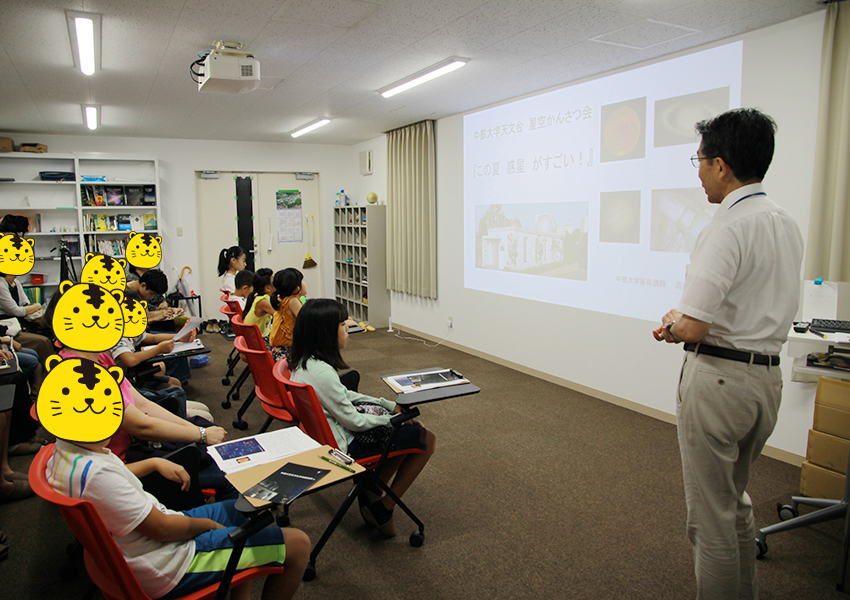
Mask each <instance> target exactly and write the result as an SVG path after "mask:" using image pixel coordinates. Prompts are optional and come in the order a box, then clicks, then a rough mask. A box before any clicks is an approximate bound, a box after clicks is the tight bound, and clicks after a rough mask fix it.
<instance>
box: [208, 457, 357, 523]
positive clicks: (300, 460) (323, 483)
mask: <svg viewBox="0 0 850 600" xmlns="http://www.w3.org/2000/svg"><path fill="white" fill-rule="evenodd" d="M330 449H331V447H330V446H322V447H321V448H316V449H314V450H307V451H306V452H302V453H300V454H294V455H292V456H287V457H286V458H281V459H279V460H275V461H272V462H270V463H265V464H262V465H257V466H256V467H251V468H250V469H245V470H244V471H237V472H235V473H229V474H228V475H225V477H226V478H227V480H228V481H229V482H230V483H231V484H232V485H233V487H235V488H236V489H237V490H239V492H240V493H244V492H246V491H248V490H249V489H251V488H252V487H253V486H255V485H256V484H258V483H260V482H261V481H262V480H263V479H265V478H266V477H268V476H269V475H271V474H272V473H274V472H275V471H277V470H278V469H280V468H281V467H282V466H283V465H285V464H286V463H296V464H299V465H304V466H306V467H315V468H317V469H328V470H330V473H328V474H327V475H325V476H324V477H322V478H321V479H320V480H319V481H317V482H316V483H314V484H313V485H312V486H310V487H309V488H308V489H307V491H305V492H304V493H302V494H301V495H299V496H298V497H299V498H300V497H301V496H305V495H307V494H312V493H313V492H316V491H318V490H320V489H322V488H326V487H328V486H330V485H335V484H337V483H339V482H340V481H345V480H346V479H350V478H352V477H354V476H355V475H357V474H358V473H362V472H364V471H365V470H366V469H364V468H363V467H361V466H360V465H358V464H357V463H354V464H352V465H350V468H351V469H353V470H354V473H349V472H348V471H346V470H345V469H340V468H339V467H337V466H334V465H332V464H331V463H329V462H327V461H325V460H322V459H321V458H320V457H321V456H328V457H330V454H328V451H329V450H330ZM244 498H245V500H247V501H248V502H250V503H251V504H252V505H253V506H254V507H255V508H265V507H270V506H271V504H270V503H269V502H264V501H262V500H257V499H256V498H248V497H244ZM296 500H297V498H296Z"/></svg>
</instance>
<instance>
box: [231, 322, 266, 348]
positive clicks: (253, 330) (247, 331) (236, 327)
mask: <svg viewBox="0 0 850 600" xmlns="http://www.w3.org/2000/svg"><path fill="white" fill-rule="evenodd" d="M230 325H231V326H232V327H233V333H235V334H236V335H241V336H242V337H243V338H245V343H246V344H247V345H248V347H249V348H250V349H251V350H257V351H263V352H265V351H266V350H267V348H266V343H265V342H264V341H263V334H262V333H261V332H260V328H259V327H257V326H256V325H246V324H245V321H243V320H242V315H234V316H232V317H230Z"/></svg>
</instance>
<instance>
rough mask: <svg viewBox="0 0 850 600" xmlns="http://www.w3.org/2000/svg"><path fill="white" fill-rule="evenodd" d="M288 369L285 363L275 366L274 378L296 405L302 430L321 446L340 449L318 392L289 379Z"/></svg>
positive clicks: (311, 387)
mask: <svg viewBox="0 0 850 600" xmlns="http://www.w3.org/2000/svg"><path fill="white" fill-rule="evenodd" d="M287 371H288V367H287V365H286V364H284V363H283V361H281V362H279V363H277V364H276V365H275V366H274V378H275V379H277V380H278V381H279V382H280V383H281V384H282V385H283V387H284V388H285V389H286V391H288V392H289V395H290V396H291V397H292V403H293V404H294V405H295V413H296V414H297V415H298V420H299V424H300V427H301V430H302V431H303V432H304V433H306V434H307V435H309V436H310V437H311V438H313V439H314V440H316V441H317V442H319V443H320V444H327V445H328V446H331V447H332V448H339V446H338V445H337V443H336V438H335V437H334V434H333V431H331V426H330V424H328V418H327V417H326V416H325V412H324V411H323V410H322V404H321V403H320V402H319V398H318V396H316V390H314V389H313V386H312V385H307V384H306V383H295V382H294V381H292V380H291V379H290V378H289V373H287Z"/></svg>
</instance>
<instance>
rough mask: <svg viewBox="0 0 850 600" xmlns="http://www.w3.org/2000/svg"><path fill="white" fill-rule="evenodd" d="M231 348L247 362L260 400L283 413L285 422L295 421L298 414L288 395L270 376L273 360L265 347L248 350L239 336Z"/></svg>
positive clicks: (243, 339)
mask: <svg viewBox="0 0 850 600" xmlns="http://www.w3.org/2000/svg"><path fill="white" fill-rule="evenodd" d="M233 346H234V347H235V348H236V350H237V351H238V352H240V353H241V354H242V355H243V356H244V357H245V359H246V360H247V361H248V368H249V369H251V377H252V378H253V379H254V391H255V392H256V394H257V396H258V397H259V398H260V400H261V401H263V402H264V403H266V404H270V405H272V406H274V407H275V408H278V409H281V410H283V411H285V412H286V413H287V414H288V415H289V417H290V418H289V419H285V420H288V421H293V422H294V421H297V419H296V418H295V415H297V414H298V412H297V410H296V409H295V407H294V406H293V405H292V399H291V398H290V396H289V393H288V392H287V391H286V388H284V386H282V385H280V383H278V381H277V380H276V379H275V378H274V377H273V376H272V370H273V369H274V359H273V358H272V355H271V353H270V352H269V351H268V350H266V348H265V346H263V350H262V351H259V350H253V349H251V348H249V347H248V344H247V343H246V342H245V338H244V337H242V336H241V335H239V336H236V339H235V340H233Z"/></svg>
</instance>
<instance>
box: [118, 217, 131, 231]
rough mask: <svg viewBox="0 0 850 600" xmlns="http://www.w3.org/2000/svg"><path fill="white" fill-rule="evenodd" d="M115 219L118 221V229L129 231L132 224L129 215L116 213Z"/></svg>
mask: <svg viewBox="0 0 850 600" xmlns="http://www.w3.org/2000/svg"><path fill="white" fill-rule="evenodd" d="M115 219H116V221H117V223H118V231H130V227H131V226H132V223H131V222H130V215H117V216H116V217H115Z"/></svg>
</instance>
